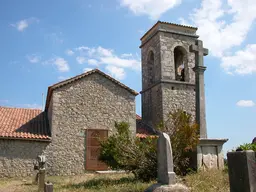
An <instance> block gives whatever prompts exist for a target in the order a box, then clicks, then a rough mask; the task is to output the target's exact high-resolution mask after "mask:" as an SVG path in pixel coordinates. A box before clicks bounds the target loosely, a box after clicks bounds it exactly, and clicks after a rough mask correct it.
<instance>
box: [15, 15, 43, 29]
mask: <svg viewBox="0 0 256 192" xmlns="http://www.w3.org/2000/svg"><path fill="white" fill-rule="evenodd" d="M35 22H39V20H38V19H37V18H34V17H31V18H28V19H23V20H20V21H18V22H16V23H15V24H11V26H12V27H15V28H16V29H17V30H18V31H24V30H25V29H26V28H28V26H29V25H30V24H32V23H35Z"/></svg>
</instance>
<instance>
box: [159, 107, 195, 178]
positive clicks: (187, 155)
mask: <svg viewBox="0 0 256 192" xmlns="http://www.w3.org/2000/svg"><path fill="white" fill-rule="evenodd" d="M159 129H160V130H161V131H163V132H166V133H167V134H168V135H169V136H170V140H171V145H172V152H173V162H174V171H175V173H176V174H178V175H186V173H187V172H188V171H189V170H191V168H190V167H189V165H190V162H191V154H192V153H193V152H194V149H195V148H196V146H197V144H198V142H199V126H198V125H197V124H196V123H193V122H192V118H191V115H190V114H188V113H186V112H184V111H182V110H177V111H175V112H173V113H170V114H169V118H168V119H167V121H166V122H165V123H162V124H161V125H159Z"/></svg>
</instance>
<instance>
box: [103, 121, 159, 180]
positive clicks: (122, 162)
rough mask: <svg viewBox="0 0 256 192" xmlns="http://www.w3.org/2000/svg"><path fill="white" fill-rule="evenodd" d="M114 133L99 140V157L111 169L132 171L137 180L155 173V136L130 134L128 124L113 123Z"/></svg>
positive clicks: (152, 176) (154, 176) (150, 177)
mask: <svg viewBox="0 0 256 192" xmlns="http://www.w3.org/2000/svg"><path fill="white" fill-rule="evenodd" d="M115 128H116V131H117V132H116V133H115V134H113V135H112V136H110V137H109V138H108V139H107V140H106V141H101V142H100V143H101V151H100V157H99V159H100V160H101V161H103V162H105V163H106V164H107V165H108V166H110V167H111V169H113V170H118V169H122V170H126V171H128V172H132V173H133V174H134V175H135V177H136V178H137V179H139V180H143V181H149V180H153V179H155V178H156V175H157V168H156V167H157V157H156V138H151V137H147V138H145V139H142V140H141V139H140V138H135V137H132V136H131V133H130V131H129V124H128V123H125V122H121V123H115Z"/></svg>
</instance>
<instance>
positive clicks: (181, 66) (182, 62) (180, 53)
mask: <svg viewBox="0 0 256 192" xmlns="http://www.w3.org/2000/svg"><path fill="white" fill-rule="evenodd" d="M186 62H187V54H186V50H185V49H184V48H183V47H181V46H178V47H175V49H174V63H175V80H176V81H185V74H186Z"/></svg>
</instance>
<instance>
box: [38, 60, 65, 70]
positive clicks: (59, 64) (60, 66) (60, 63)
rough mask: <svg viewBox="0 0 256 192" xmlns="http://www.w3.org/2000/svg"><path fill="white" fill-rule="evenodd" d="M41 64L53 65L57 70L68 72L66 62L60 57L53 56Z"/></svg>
mask: <svg viewBox="0 0 256 192" xmlns="http://www.w3.org/2000/svg"><path fill="white" fill-rule="evenodd" d="M42 64H52V65H55V66H56V67H57V69H58V71H59V72H68V71H69V65H68V62H67V61H66V60H65V59H64V58H62V57H54V58H52V59H49V60H47V61H44V62H42Z"/></svg>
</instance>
